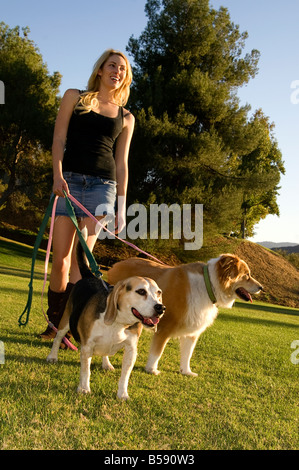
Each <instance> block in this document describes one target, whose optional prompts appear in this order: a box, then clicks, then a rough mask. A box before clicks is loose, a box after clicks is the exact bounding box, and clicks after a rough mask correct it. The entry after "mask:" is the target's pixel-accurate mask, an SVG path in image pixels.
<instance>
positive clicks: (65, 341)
mask: <svg viewBox="0 0 299 470" xmlns="http://www.w3.org/2000/svg"><path fill="white" fill-rule="evenodd" d="M57 200H58V196H56V197H55V200H54V204H53V208H52V215H51V225H50V232H49V240H48V245H47V253H46V259H45V270H44V284H43V289H42V297H41V303H42V311H43V314H44V317H45V319H46V321H47V323H48V325H49V326H50V327H51V328H52V329H53V330H54V331H55V332H56V333H57V328H56V327H55V326H54V325H53V323H52V322H50V320H49V319H48V318H47V315H46V314H45V311H44V307H43V297H44V292H45V287H46V282H47V275H48V266H49V259H50V251H51V245H52V238H53V229H54V221H55V212H56V205H57ZM62 341H63V342H64V343H65V344H66V345H67V346H68V348H70V349H72V350H73V351H78V348H76V346H74V345H73V344H72V343H71V342H70V341H69V340H68V339H67V338H66V337H64V338H63V340H62Z"/></svg>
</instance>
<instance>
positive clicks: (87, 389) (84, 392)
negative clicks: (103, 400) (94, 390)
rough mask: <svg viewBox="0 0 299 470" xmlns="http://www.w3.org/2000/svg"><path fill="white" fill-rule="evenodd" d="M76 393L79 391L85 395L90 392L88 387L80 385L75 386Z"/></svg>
mask: <svg viewBox="0 0 299 470" xmlns="http://www.w3.org/2000/svg"><path fill="white" fill-rule="evenodd" d="M77 393H81V394H82V395H87V394H88V393H90V388H83V387H81V385H79V387H78V388H77Z"/></svg>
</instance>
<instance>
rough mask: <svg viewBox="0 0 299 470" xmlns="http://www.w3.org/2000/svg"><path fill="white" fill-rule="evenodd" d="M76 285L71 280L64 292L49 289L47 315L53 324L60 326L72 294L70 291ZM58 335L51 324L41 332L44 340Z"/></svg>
mask: <svg viewBox="0 0 299 470" xmlns="http://www.w3.org/2000/svg"><path fill="white" fill-rule="evenodd" d="M73 287H74V284H72V283H71V282H69V283H68V284H67V286H66V290H65V291H64V292H54V291H52V290H51V289H50V287H49V289H48V307H49V308H48V310H47V317H48V319H49V321H50V322H51V323H53V325H54V326H55V327H56V328H58V325H59V322H60V320H61V318H62V315H63V312H64V309H65V306H66V303H67V301H68V298H69V296H70V293H71V291H72V289H73ZM55 336H56V332H55V331H54V330H53V329H52V328H51V326H50V325H48V327H47V328H46V330H45V331H44V332H43V333H41V334H40V338H41V339H43V340H44V341H48V340H51V339H54V338H55Z"/></svg>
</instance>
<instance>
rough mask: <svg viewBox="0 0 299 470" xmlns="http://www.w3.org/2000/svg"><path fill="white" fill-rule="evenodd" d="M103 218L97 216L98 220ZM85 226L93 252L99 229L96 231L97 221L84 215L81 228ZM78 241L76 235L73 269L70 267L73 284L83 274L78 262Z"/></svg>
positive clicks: (72, 257) (72, 259) (87, 242)
mask: <svg viewBox="0 0 299 470" xmlns="http://www.w3.org/2000/svg"><path fill="white" fill-rule="evenodd" d="M102 218H103V217H97V219H98V220H101V219H102ZM84 227H86V228H87V231H88V238H87V241H86V244H87V246H88V248H89V249H90V251H91V252H92V250H93V248H94V245H95V243H96V241H97V238H98V235H99V231H98V230H97V231H96V227H95V222H94V221H93V220H92V219H90V218H89V217H84V218H83V219H81V221H80V223H79V228H80V230H82V229H83V228H84ZM77 243H78V237H77V235H76V237H75V242H74V247H73V250H72V255H71V269H70V282H72V283H73V284H75V283H76V282H78V281H79V280H80V279H81V274H80V270H79V267H78V263H77V257H76V246H77Z"/></svg>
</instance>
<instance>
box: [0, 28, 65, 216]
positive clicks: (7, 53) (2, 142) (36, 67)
mask: <svg viewBox="0 0 299 470" xmlns="http://www.w3.org/2000/svg"><path fill="white" fill-rule="evenodd" d="M29 32H30V31H29V28H23V29H22V33H23V34H22V35H21V33H20V28H19V27H15V28H13V29H10V28H9V27H8V26H7V25H5V24H4V23H3V22H2V23H0V78H1V80H2V81H3V82H4V84H5V104H3V105H1V114H0V157H1V160H0V179H1V180H2V184H1V187H2V189H3V192H2V195H1V196H0V208H1V207H2V208H3V207H4V206H5V205H6V204H9V203H11V201H12V196H13V194H15V193H16V192H18V193H19V195H20V196H23V195H26V198H27V199H28V198H29V200H31V201H32V200H33V199H34V197H36V196H37V195H39V196H41V195H42V191H41V185H42V186H43V185H44V184H46V186H47V187H48V191H47V193H48V194H49V182H50V181H51V176H50V168H51V167H50V154H49V150H50V148H51V141H52V135H53V127H54V122H55V117H56V114H57V110H58V105H59V98H58V97H57V93H58V88H59V85H60V79H61V76H60V74H59V73H58V72H54V73H53V75H50V74H49V72H48V69H47V65H46V64H45V63H43V60H42V56H41V54H40V52H39V50H38V49H37V47H36V46H35V44H34V43H33V42H32V41H31V40H30V39H29V37H28V35H29ZM26 198H25V199H26Z"/></svg>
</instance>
